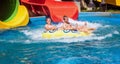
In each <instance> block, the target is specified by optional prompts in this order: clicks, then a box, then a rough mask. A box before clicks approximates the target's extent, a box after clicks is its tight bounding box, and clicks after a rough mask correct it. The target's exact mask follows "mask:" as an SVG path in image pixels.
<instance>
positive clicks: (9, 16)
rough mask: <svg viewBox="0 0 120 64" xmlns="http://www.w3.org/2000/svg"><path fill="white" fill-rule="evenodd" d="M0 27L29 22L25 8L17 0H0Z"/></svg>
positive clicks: (22, 24) (23, 24)
mask: <svg viewBox="0 0 120 64" xmlns="http://www.w3.org/2000/svg"><path fill="white" fill-rule="evenodd" d="M0 8H1V10H0V29H9V28H14V27H19V26H26V25H27V24H28V22H29V15H28V11H27V9H26V8H25V7H24V6H22V5H19V0H0Z"/></svg>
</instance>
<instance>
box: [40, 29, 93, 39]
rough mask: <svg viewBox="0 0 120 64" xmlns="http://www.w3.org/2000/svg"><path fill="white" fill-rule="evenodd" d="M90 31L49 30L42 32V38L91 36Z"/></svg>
mask: <svg viewBox="0 0 120 64" xmlns="http://www.w3.org/2000/svg"><path fill="white" fill-rule="evenodd" d="M90 35H91V34H90V33H85V32H78V31H62V30H58V31H55V32H51V31H47V32H44V33H42V38H45V39H52V38H66V37H81V36H82V37H84V36H90Z"/></svg>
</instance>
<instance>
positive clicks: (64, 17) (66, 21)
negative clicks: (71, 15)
mask: <svg viewBox="0 0 120 64" xmlns="http://www.w3.org/2000/svg"><path fill="white" fill-rule="evenodd" d="M63 22H65V23H67V24H69V22H68V17H67V16H65V15H64V16H63Z"/></svg>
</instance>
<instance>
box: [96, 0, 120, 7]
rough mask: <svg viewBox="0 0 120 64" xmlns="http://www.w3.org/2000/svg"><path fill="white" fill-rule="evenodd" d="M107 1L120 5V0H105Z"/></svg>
mask: <svg viewBox="0 0 120 64" xmlns="http://www.w3.org/2000/svg"><path fill="white" fill-rule="evenodd" d="M97 1H98V2H102V0H97ZM105 2H106V3H108V4H112V5H116V6H120V0H105Z"/></svg>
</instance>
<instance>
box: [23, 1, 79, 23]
mask: <svg viewBox="0 0 120 64" xmlns="http://www.w3.org/2000/svg"><path fill="white" fill-rule="evenodd" d="M21 2H22V4H24V5H25V6H26V7H27V8H28V9H29V10H32V12H33V13H34V14H36V15H40V14H41V13H44V15H46V16H50V17H51V19H52V20H53V21H54V22H61V21H62V17H63V16H64V15H66V16H68V17H70V18H72V19H77V18H78V13H79V12H78V7H77V5H76V4H75V3H74V2H62V1H54V0H21Z"/></svg>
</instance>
